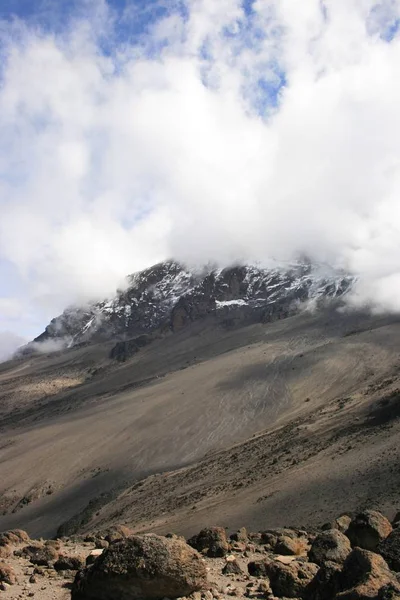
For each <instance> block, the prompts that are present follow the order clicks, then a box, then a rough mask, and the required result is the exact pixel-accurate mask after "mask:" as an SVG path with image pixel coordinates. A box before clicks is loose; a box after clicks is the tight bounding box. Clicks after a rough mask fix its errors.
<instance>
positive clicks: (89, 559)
mask: <svg viewBox="0 0 400 600" xmlns="http://www.w3.org/2000/svg"><path fill="white" fill-rule="evenodd" d="M102 554H103V550H102V549H101V548H96V549H95V550H92V551H91V552H90V554H89V555H88V556H87V557H86V566H87V567H88V566H89V565H92V564H93V563H94V562H95V560H96V559H97V558H99V556H101V555H102Z"/></svg>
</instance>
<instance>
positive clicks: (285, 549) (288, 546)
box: [274, 535, 306, 556]
mask: <svg viewBox="0 0 400 600" xmlns="http://www.w3.org/2000/svg"><path fill="white" fill-rule="evenodd" d="M305 550H306V543H305V541H304V540H301V539H299V538H294V539H293V538H290V537H288V536H286V535H282V536H280V537H279V538H278V539H277V541H276V544H275V546H274V553H275V554H282V555H284V556H291V555H299V554H303V553H304V552H305Z"/></svg>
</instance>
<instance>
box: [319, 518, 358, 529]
mask: <svg viewBox="0 0 400 600" xmlns="http://www.w3.org/2000/svg"><path fill="white" fill-rule="evenodd" d="M350 523H351V517H349V516H348V515H342V516H341V517H338V518H337V519H334V520H333V521H331V522H330V523H325V525H323V526H322V527H321V529H322V531H327V530H328V529H338V530H339V531H340V532H341V533H346V531H347V530H348V528H349V525H350Z"/></svg>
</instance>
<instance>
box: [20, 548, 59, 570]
mask: <svg viewBox="0 0 400 600" xmlns="http://www.w3.org/2000/svg"><path fill="white" fill-rule="evenodd" d="M14 554H15V555H16V556H21V557H22V558H27V559H28V560H29V561H30V562H31V563H32V564H33V565H38V566H46V567H49V566H52V565H53V563H55V561H56V560H57V559H58V552H57V550H56V549H55V548H53V547H52V546H44V545H43V544H38V545H34V544H32V545H30V546H25V547H24V548H22V550H17V551H16V552H14Z"/></svg>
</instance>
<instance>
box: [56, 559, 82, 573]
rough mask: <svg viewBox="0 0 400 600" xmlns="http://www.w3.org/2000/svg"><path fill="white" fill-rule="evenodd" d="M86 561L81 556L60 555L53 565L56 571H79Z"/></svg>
mask: <svg viewBox="0 0 400 600" xmlns="http://www.w3.org/2000/svg"><path fill="white" fill-rule="evenodd" d="M85 564H86V561H85V559H84V558H83V557H82V556H65V555H61V556H60V557H59V558H58V560H56V562H55V563H54V569H55V570H56V571H79V570H80V569H83V568H84V567H85Z"/></svg>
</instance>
